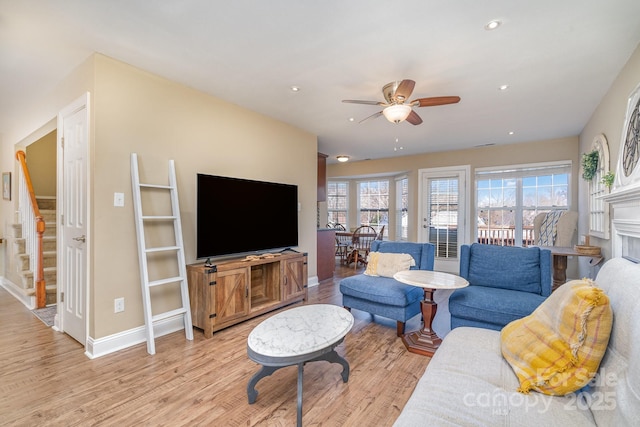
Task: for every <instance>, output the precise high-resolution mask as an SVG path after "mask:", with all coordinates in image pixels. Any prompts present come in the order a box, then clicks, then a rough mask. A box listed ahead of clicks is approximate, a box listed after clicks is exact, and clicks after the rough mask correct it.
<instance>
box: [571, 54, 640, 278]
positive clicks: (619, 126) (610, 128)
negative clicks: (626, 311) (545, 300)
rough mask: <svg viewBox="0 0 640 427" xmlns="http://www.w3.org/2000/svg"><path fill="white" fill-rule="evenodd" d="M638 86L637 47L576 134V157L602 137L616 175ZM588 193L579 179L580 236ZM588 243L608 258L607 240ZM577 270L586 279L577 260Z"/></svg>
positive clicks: (585, 268) (584, 226)
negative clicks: (630, 102)
mask: <svg viewBox="0 0 640 427" xmlns="http://www.w3.org/2000/svg"><path fill="white" fill-rule="evenodd" d="M638 84H640V45H639V46H638V47H637V48H636V50H635V52H634V53H633V54H632V55H631V57H630V58H629V61H627V64H626V65H625V66H624V68H623V69H622V71H621V72H620V74H619V75H618V76H617V77H616V79H615V81H614V82H613V84H612V85H611V87H610V88H609V90H608V91H607V93H606V94H605V96H604V97H603V98H602V101H601V102H600V104H599V105H598V108H596V110H595V111H594V113H593V115H592V116H591V118H590V119H589V121H588V122H587V124H586V126H585V127H584V129H583V130H582V133H581V134H580V148H579V150H580V154H582V153H586V152H588V151H591V144H592V143H593V139H594V138H595V137H596V136H597V135H599V134H604V136H605V137H606V138H607V143H608V144H609V160H610V165H609V166H610V169H611V170H612V171H613V172H616V166H617V164H618V157H619V151H620V142H621V138H622V130H623V125H624V120H625V115H626V112H627V100H628V99H629V95H630V94H631V92H632V91H633V90H634V89H635V88H636V87H637V86H638ZM588 190H589V186H588V184H587V182H586V181H584V180H583V179H580V194H581V196H582V197H581V198H580V210H579V211H580V219H579V224H578V231H579V233H580V234H581V235H585V234H587V233H588V231H589V216H588V211H589V201H588ZM590 243H591V244H592V245H597V246H601V247H602V249H603V253H604V255H605V259H608V258H611V239H607V240H603V239H598V238H595V237H592V238H591V241H590ZM580 271H581V273H583V274H584V275H585V276H588V275H589V266H588V265H587V264H586V263H583V262H582V261H581V265H580Z"/></svg>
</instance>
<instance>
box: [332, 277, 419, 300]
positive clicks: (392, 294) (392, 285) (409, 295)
mask: <svg viewBox="0 0 640 427" xmlns="http://www.w3.org/2000/svg"><path fill="white" fill-rule="evenodd" d="M340 292H342V294H343V295H349V296H352V297H355V298H361V299H365V300H368V301H371V302H376V303H380V304H384V305H393V306H398V307H406V306H407V305H410V304H413V303H415V302H416V301H420V300H421V299H422V297H423V295H424V291H423V290H422V288H419V287H416V286H409V285H405V284H404V283H400V282H398V281H397V280H395V279H392V278H389V277H373V278H372V277H370V276H365V275H364V274H359V275H357V276H351V277H348V278H345V279H343V280H342V281H341V282H340Z"/></svg>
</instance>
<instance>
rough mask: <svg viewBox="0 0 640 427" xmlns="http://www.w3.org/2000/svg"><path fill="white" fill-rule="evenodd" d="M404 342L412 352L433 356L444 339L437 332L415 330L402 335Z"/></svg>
mask: <svg viewBox="0 0 640 427" xmlns="http://www.w3.org/2000/svg"><path fill="white" fill-rule="evenodd" d="M402 342H403V343H404V346H405V347H407V350H408V351H409V352H411V353H417V354H421V355H423V356H433V354H434V353H435V352H436V350H437V349H438V347H440V344H441V343H442V339H440V337H438V336H437V335H436V334H435V332H431V333H430V334H429V333H425V332H424V331H415V332H411V333H408V334H406V335H403V336H402Z"/></svg>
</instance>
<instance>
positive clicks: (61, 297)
mask: <svg viewBox="0 0 640 427" xmlns="http://www.w3.org/2000/svg"><path fill="white" fill-rule="evenodd" d="M60 302H64V292H60Z"/></svg>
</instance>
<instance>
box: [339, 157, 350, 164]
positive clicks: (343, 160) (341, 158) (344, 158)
mask: <svg viewBox="0 0 640 427" xmlns="http://www.w3.org/2000/svg"><path fill="white" fill-rule="evenodd" d="M336 159H338V161H339V162H342V163H344V162H348V161H349V156H337V157H336Z"/></svg>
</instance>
